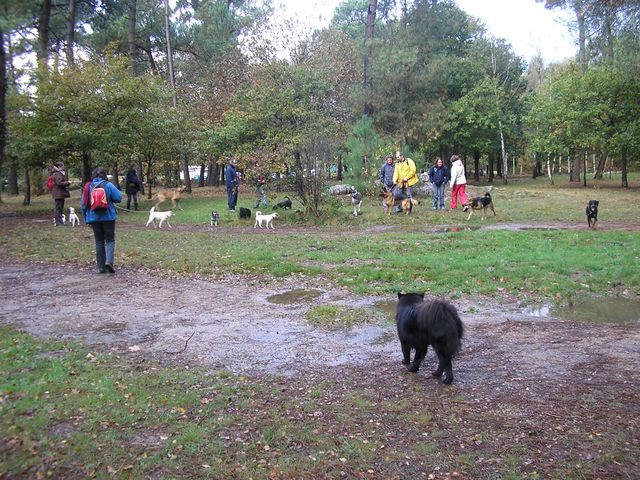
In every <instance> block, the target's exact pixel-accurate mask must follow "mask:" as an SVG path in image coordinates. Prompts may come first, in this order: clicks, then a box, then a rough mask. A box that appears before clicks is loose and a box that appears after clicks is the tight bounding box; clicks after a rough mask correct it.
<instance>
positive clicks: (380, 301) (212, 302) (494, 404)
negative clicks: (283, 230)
mask: <svg viewBox="0 0 640 480" xmlns="http://www.w3.org/2000/svg"><path fill="white" fill-rule="evenodd" d="M98 278H99V279H100V280H101V284H100V288H99V289H95V288H94V289H92V291H91V292H89V289H88V285H90V284H94V283H95V281H96V279H98ZM300 289H303V290H305V291H307V292H311V293H313V294H315V295H316V297H315V298H309V296H307V297H304V296H302V297H297V296H296V295H295V292H297V291H299V290H300ZM292 291H293V292H294V294H291V292H292ZM274 295H276V296H277V295H284V297H275V298H274ZM311 296H313V295H311ZM0 298H2V311H1V313H0V322H2V323H8V324H12V325H15V326H16V327H17V328H19V329H20V330H24V331H26V332H29V333H31V334H33V335H35V336H37V337H44V338H50V337H54V338H59V339H69V340H75V341H82V342H84V343H85V344H87V345H89V346H90V348H94V349H95V350H96V351H112V352H118V353H119V354H123V355H131V356H133V357H136V358H139V357H144V358H152V359H154V360H156V361H158V362H160V363H163V364H170V365H178V366H203V367H205V368H207V369H211V370H218V369H228V370H230V371H232V372H235V373H241V374H243V375H248V376H254V377H261V376H263V375H276V376H282V377H283V381H287V380H286V379H289V380H291V381H293V382H301V383H315V384H318V383H319V382H321V381H322V380H323V379H331V380H335V379H336V378H339V379H340V380H338V381H345V379H349V378H350V379H353V381H354V384H362V383H363V382H365V383H366V382H368V381H371V382H373V383H374V384H375V385H372V388H375V389H377V390H380V392H381V395H385V392H384V390H385V388H386V389H388V390H393V392H394V394H395V395H396V396H397V392H398V388H399V385H401V384H402V383H405V382H410V383H412V384H414V385H415V382H420V383H423V384H424V388H425V392H429V393H428V395H432V392H434V391H438V390H440V389H449V390H447V391H448V392H455V395H456V398H465V399H467V400H465V402H467V403H468V404H473V405H475V406H474V407H473V408H478V409H481V410H482V411H484V410H483V409H488V410H487V411H492V412H494V413H495V409H496V408H499V409H500V412H501V413H500V416H501V418H503V420H499V421H496V420H495V415H493V414H492V415H490V417H491V418H492V419H493V420H492V422H491V423H492V424H491V425H489V424H487V425H477V426H474V427H473V428H471V427H470V430H469V432H472V431H473V432H475V431H482V430H483V429H485V428H486V429H487V431H491V432H494V433H495V437H496V439H497V440H496V441H499V442H501V443H500V445H498V446H497V447H496V448H505V449H508V448H510V447H509V445H510V442H511V440H510V439H511V438H512V437H513V438H514V439H516V440H514V441H516V442H517V441H520V442H522V443H523V444H526V445H527V449H528V451H530V452H533V453H532V455H533V457H535V456H536V455H537V456H539V457H540V459H539V460H535V458H534V459H533V460H532V462H534V463H533V465H534V466H536V468H546V467H545V465H546V466H549V465H553V464H554V463H561V462H563V458H564V456H565V455H571V458H579V459H581V460H583V461H584V462H587V463H588V462H594V461H596V460H597V462H598V465H597V466H594V467H593V469H591V470H590V474H588V475H587V477H588V478H640V460H638V459H637V460H636V461H635V462H633V461H632V462H629V461H628V459H626V460H625V461H624V462H622V463H619V464H616V463H615V459H613V460H611V461H612V462H613V463H607V462H609V460H606V461H605V463H606V465H600V463H601V462H603V460H602V459H603V458H606V455H605V454H604V453H602V452H603V450H602V449H601V447H596V446H594V443H593V440H587V437H590V436H591V437H592V438H596V439H597V435H607V438H610V437H612V436H615V435H617V434H618V433H619V435H620V438H622V439H623V440H622V441H623V442H624V444H623V445H622V446H621V447H620V446H616V449H617V450H616V451H620V450H621V451H627V450H629V451H634V450H635V451H638V450H639V449H640V420H639V419H640V323H639V322H631V323H628V324H610V323H585V322H581V321H576V320H572V319H558V318H553V317H548V316H546V317H545V316H532V315H528V314H527V313H525V312H527V310H526V309H525V308H524V307H525V305H522V304H519V303H518V301H517V299H513V302H511V303H508V304H497V303H495V301H493V300H491V299H488V298H478V297H474V298H465V299H462V300H456V301H455V303H456V305H457V307H458V308H459V310H460V313H461V316H462V318H463V321H464V323H465V326H466V332H465V338H464V344H463V349H462V351H461V353H460V355H459V356H458V357H457V359H456V361H455V362H454V374H455V381H454V385H452V386H451V387H445V386H442V385H441V384H439V383H438V381H437V380H435V379H432V378H431V377H430V375H429V371H430V369H431V368H433V366H434V364H435V359H434V356H433V353H432V352H430V353H429V355H428V357H427V360H426V366H425V368H423V369H422V370H421V371H420V372H419V373H418V374H417V375H414V374H406V373H405V374H403V373H402V372H403V371H404V370H403V368H404V367H402V366H401V364H400V360H401V353H400V348H399V345H398V341H397V338H396V335H395V330H394V325H393V323H392V319H391V313H390V307H392V306H393V302H394V298H393V297H389V298H387V297H384V298H381V297H372V296H360V295H354V294H352V293H350V292H348V291H346V290H344V289H341V288H338V287H336V286H333V285H331V284H327V283H326V282H325V283H319V281H318V280H314V279H310V278H307V277H304V276H295V277H291V278H286V279H279V280H269V281H257V280H252V279H247V278H243V277H234V278H227V279H224V280H218V279H215V280H214V279H210V278H207V277H197V276H170V275H165V276H160V277H159V276H158V273H157V272H150V271H145V270H133V269H128V268H126V267H125V268H120V269H118V271H117V272H116V274H115V275H108V274H105V275H98V274H97V273H95V271H94V269H93V268H89V267H79V266H78V265H49V264H39V263H18V262H14V263H6V262H3V263H2V264H0ZM276 300H277V301H276ZM282 300H284V301H282ZM323 304H331V305H343V306H345V307H360V308H364V309H370V310H371V311H380V310H382V311H385V312H386V314H387V316H388V318H389V321H388V323H384V322H382V323H380V322H377V323H373V324H364V325H361V326H357V327H355V328H351V329H346V330H345V329H328V328H324V327H316V326H312V325H310V324H309V323H308V322H307V321H306V320H305V312H306V310H307V309H308V308H309V307H310V306H311V305H323ZM538 314H539V313H538ZM442 391H444V390H442ZM389 394H390V395H391V392H389ZM446 395H447V396H448V395H450V394H449V393H447V394H446ZM441 400H442V399H441ZM465 402H462V403H465ZM487 418H489V416H487ZM481 423H482V422H481ZM558 432H560V433H561V434H562V438H563V439H564V440H563V441H564V442H567V445H557V444H555V443H554V442H555V441H554V440H553V439H554V438H556V434H557V433H558ZM574 432H575V433H574ZM594 435H595V436H596V437H593V436H594ZM518 439H521V440H518ZM460 445H461V444H459V439H457V438H455V439H454V438H452V439H451V448H464V445H463V446H462V447H460ZM598 448H600V450H598ZM478 449H480V450H481V447H480V446H478ZM505 451H506V450H505ZM536 452H537V453H536ZM563 452H564V453H563ZM605 453H606V452H605ZM636 458H637V457H636ZM594 459H595V460H594ZM532 468H533V467H532ZM601 475H604V476H601Z"/></svg>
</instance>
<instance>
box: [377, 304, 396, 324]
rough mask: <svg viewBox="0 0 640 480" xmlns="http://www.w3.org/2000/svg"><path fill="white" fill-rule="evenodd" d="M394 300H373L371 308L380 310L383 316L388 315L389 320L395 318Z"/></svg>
mask: <svg viewBox="0 0 640 480" xmlns="http://www.w3.org/2000/svg"><path fill="white" fill-rule="evenodd" d="M397 303H398V302H397V301H396V300H378V301H377V302H373V308H375V309H377V310H381V311H382V312H383V313H384V315H385V317H388V318H389V320H391V321H394V322H395V320H396V305H397Z"/></svg>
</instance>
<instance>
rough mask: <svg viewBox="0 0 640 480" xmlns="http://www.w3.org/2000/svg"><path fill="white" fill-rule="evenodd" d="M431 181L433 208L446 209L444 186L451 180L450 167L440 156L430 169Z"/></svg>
mask: <svg viewBox="0 0 640 480" xmlns="http://www.w3.org/2000/svg"><path fill="white" fill-rule="evenodd" d="M429 181H430V182H431V186H432V188H433V209H434V210H437V209H438V206H439V207H440V210H444V187H445V185H446V184H447V183H448V182H449V169H448V168H447V166H446V165H445V164H444V162H443V161H442V159H441V158H440V157H437V158H436V163H435V165H434V166H433V167H431V168H430V169H429Z"/></svg>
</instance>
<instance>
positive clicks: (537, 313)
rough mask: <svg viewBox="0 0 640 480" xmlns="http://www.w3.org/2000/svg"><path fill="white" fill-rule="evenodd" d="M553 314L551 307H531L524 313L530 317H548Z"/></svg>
mask: <svg viewBox="0 0 640 480" xmlns="http://www.w3.org/2000/svg"><path fill="white" fill-rule="evenodd" d="M550 312H551V305H530V306H528V307H527V308H525V309H524V310H523V311H522V313H523V314H525V315H528V316H530V317H548V316H549V313H550Z"/></svg>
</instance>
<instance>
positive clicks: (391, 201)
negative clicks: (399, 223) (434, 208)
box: [380, 190, 420, 216]
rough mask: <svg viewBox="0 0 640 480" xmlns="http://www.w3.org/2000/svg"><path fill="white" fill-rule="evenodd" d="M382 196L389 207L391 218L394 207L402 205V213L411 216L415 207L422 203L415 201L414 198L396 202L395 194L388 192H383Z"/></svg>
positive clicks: (388, 213) (388, 211) (388, 212)
mask: <svg viewBox="0 0 640 480" xmlns="http://www.w3.org/2000/svg"><path fill="white" fill-rule="evenodd" d="M380 195H381V196H382V198H384V203H385V205H386V206H387V215H389V216H391V212H392V210H393V207H395V206H396V205H400V207H401V208H402V212H403V213H404V214H405V215H409V214H410V213H411V211H412V210H413V206H414V205H420V202H419V201H417V200H414V199H413V198H404V199H398V200H396V199H395V198H394V196H393V192H389V191H387V190H382V193H381V194H380Z"/></svg>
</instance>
